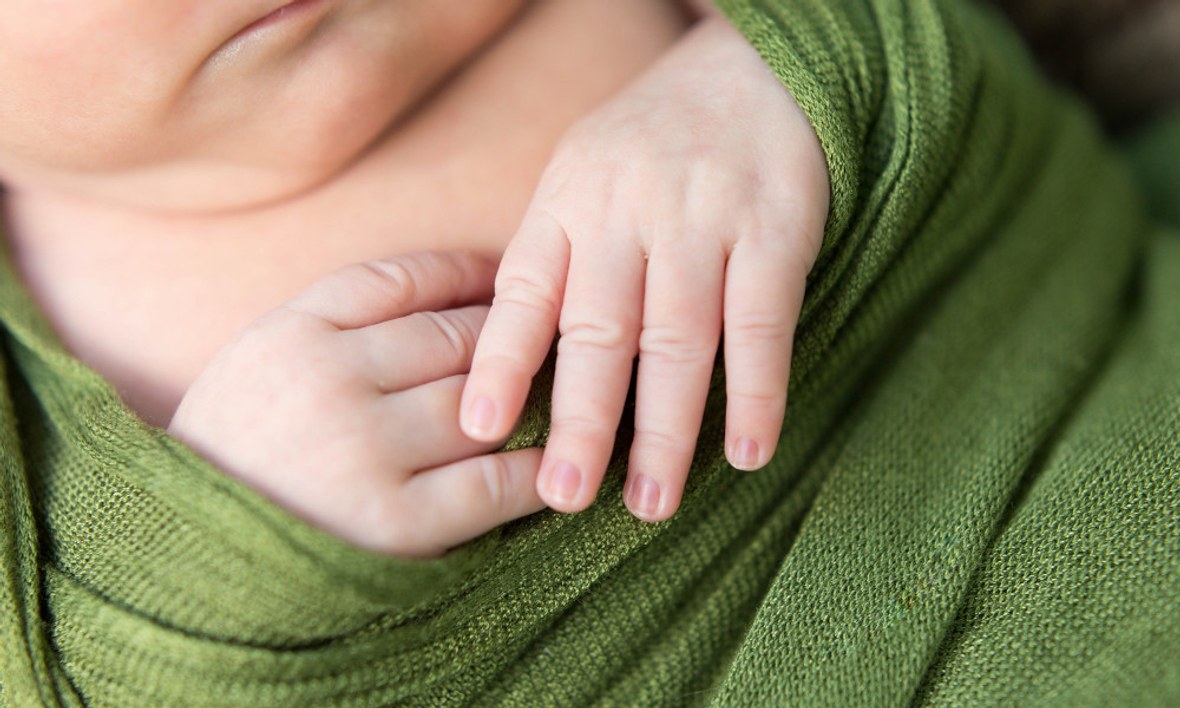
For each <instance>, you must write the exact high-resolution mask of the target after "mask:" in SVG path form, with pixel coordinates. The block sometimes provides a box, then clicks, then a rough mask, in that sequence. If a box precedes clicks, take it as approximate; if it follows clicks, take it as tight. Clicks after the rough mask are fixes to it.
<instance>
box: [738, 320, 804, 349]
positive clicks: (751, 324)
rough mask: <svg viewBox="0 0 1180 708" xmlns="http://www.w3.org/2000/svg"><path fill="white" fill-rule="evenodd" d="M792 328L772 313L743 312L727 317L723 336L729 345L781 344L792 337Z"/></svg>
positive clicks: (787, 322)
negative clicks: (726, 338)
mask: <svg viewBox="0 0 1180 708" xmlns="http://www.w3.org/2000/svg"><path fill="white" fill-rule="evenodd" d="M794 334H795V332H794V328H793V327H792V326H791V323H790V322H789V321H787V320H786V319H784V318H782V317H780V316H777V315H776V314H775V313H772V312H745V313H742V314H738V315H733V316H731V317H729V318H728V319H727V321H726V328H725V336H726V337H728V338H729V340H730V342H731V343H735V344H738V345H746V344H766V343H770V344H782V343H784V342H789V341H790V339H791V338H792V337H793V336H794Z"/></svg>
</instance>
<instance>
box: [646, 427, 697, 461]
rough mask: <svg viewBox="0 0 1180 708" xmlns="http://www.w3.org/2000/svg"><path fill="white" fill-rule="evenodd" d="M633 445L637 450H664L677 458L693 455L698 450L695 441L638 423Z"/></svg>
mask: <svg viewBox="0 0 1180 708" xmlns="http://www.w3.org/2000/svg"><path fill="white" fill-rule="evenodd" d="M633 444H634V446H635V447H637V448H648V449H658V450H663V451H666V452H669V453H673V454H674V455H676V456H682V455H686V454H691V453H692V452H693V450H694V449H695V448H696V443H695V441H694V440H691V439H689V438H687V437H685V436H682V435H676V434H674V433H670V432H668V431H666V430H661V429H658V428H653V427H650V426H644V425H640V424H638V423H636V425H635V438H634V442H633Z"/></svg>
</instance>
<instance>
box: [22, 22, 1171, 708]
mask: <svg viewBox="0 0 1180 708" xmlns="http://www.w3.org/2000/svg"><path fill="white" fill-rule="evenodd" d="M719 4H720V5H721V6H722V7H723V9H724V10H725V11H726V12H727V14H729V16H730V17H731V18H732V19H733V20H734V22H735V24H736V25H737V26H738V27H739V28H740V29H741V30H742V31H743V32H744V33H745V34H746V35H747V36H748V37H749V38H750V40H751V42H752V43H753V44H754V45H755V46H756V47H757V48H758V49H759V50H760V51H761V52H762V53H763V55H764V56H765V58H766V60H767V61H768V63H769V64H770V65H771V66H772V67H773V69H774V70H775V71H776V73H777V74H778V75H779V76H780V77H781V78H782V79H783V81H784V82H785V83H786V84H787V85H788V86H789V87H790V89H791V90H792V92H793V93H794V94H795V95H796V97H797V98H798V100H799V102H800V104H801V105H803V106H804V108H805V110H806V111H807V113H808V115H809V116H810V117H811V119H812V122H813V123H814V124H815V126H816V128H817V130H818V132H819V133H820V136H821V139H822V141H823V144H824V148H825V150H826V152H827V155H828V160H829V166H830V169H831V174H832V189H833V200H832V213H831V217H830V219H829V225H828V230H827V234H826V239H825V243H824V247H823V251H822V253H821V255H820V258H819V260H818V263H817V265H816V267H815V269H814V272H813V273H812V276H811V278H810V282H809V291H808V297H807V300H806V303H805V308H804V313H803V317H802V321H801V325H800V329H799V332H798V336H797V350H796V357H795V364H794V369H793V372H792V383H791V385H792V402H791V408H790V412H789V415H788V421H787V425H786V431H785V434H784V437H783V440H782V443H781V446H780V451H779V453H778V455H777V457H776V459H775V460H774V462H773V463H772V465H771V466H770V467H769V468H767V469H765V470H763V471H760V472H757V473H752V474H747V473H739V472H736V471H734V470H732V469H731V468H729V467H728V466H727V465H726V464H725V462H724V457H723V453H722V433H723V420H722V419H721V411H722V410H723V406H722V403H723V401H722V400H721V399H722V396H723V387H722V386H721V385H720V384H721V381H720V377H718V380H717V381H716V382H715V383H716V385H715V386H714V389H713V392H712V395H711V399H710V408H709V411H710V413H709V414H708V415H707V416H706V422H705V426H704V430H703V433H702V436H701V443H700V447H699V450H698V456H697V460H696V463H695V469H694V471H693V474H692V475H691V478H690V481H689V488H688V490H687V492H686V496H685V500H684V503H683V508H682V510H681V512H680V513H679V514H678V515H677V516H676V517H675V518H674V519H672V520H671V521H668V522H665V523H663V524H659V525H656V526H649V525H645V524H643V523H641V522H639V521H636V520H634V519H633V518H632V517H631V516H630V515H629V514H628V513H627V512H626V510H625V509H624V508H623V506H622V504H621V502H620V501H619V493H620V486H621V477H622V467H621V464H620V463H621V462H622V461H623V460H624V459H625V458H624V457H623V456H621V455H617V456H616V460H617V463H616V464H615V465H614V467H613V468H612V471H611V472H610V473H609V474H608V482H607V483H606V484H605V486H604V489H603V491H602V494H601V495H600V498H599V501H598V503H597V504H596V505H595V506H594V507H593V508H592V509H591V510H589V511H587V512H584V513H581V514H577V515H572V516H562V515H557V514H553V513H541V514H538V515H535V516H534V517H531V518H529V519H526V520H524V521H521V522H519V523H515V524H511V525H509V526H506V527H504V528H502V529H501V530H499V531H498V532H496V533H494V534H491V535H489V536H487V537H484V538H482V539H480V540H478V541H476V542H474V543H472V544H470V545H468V546H467V547H464V548H462V549H459V550H457V551H455V552H453V553H451V554H450V555H448V556H447V557H445V558H443V559H440V560H438V561H431V562H408V561H398V560H393V559H388V558H381V557H376V556H372V555H369V554H366V553H363V552H361V551H358V550H355V549H352V548H350V547H348V546H346V545H345V544H343V543H342V542H338V541H336V540H334V539H332V538H330V537H328V536H326V535H325V534H323V533H321V532H318V531H316V530H314V529H311V528H308V527H307V526H306V525H304V524H302V523H300V522H299V521H297V520H295V519H293V518H292V517H291V516H289V515H288V514H286V513H284V512H282V511H281V510H278V509H276V508H274V507H273V506H272V505H270V504H269V503H267V502H266V501H265V500H263V499H261V498H260V497H259V496H258V495H257V494H254V493H253V492H251V491H250V490H248V489H244V488H242V487H241V486H240V485H238V484H236V483H235V482H233V481H232V480H229V479H227V478H225V477H224V476H223V475H221V474H220V473H219V472H217V471H216V470H215V469H213V468H211V467H210V466H208V465H206V464H204V463H203V462H202V461H201V460H200V459H199V458H197V457H195V456H194V455H193V454H192V453H191V452H189V451H188V450H187V449H186V448H184V447H183V446H182V445H180V444H178V443H176V442H175V441H173V440H171V439H170V438H168V437H167V436H166V435H165V434H164V433H163V432H161V431H159V430H155V429H151V428H148V427H146V426H144V425H143V424H142V423H140V422H139V421H138V419H137V418H136V417H135V416H134V415H132V414H131V413H130V412H128V411H127V410H126V409H125V408H124V407H123V406H122V404H121V403H120V402H119V400H118V398H117V396H116V394H115V392H114V391H113V390H112V389H111V388H110V386H109V385H108V384H106V383H105V382H104V381H103V380H102V379H101V378H99V377H98V376H97V375H96V374H95V373H93V372H92V371H90V370H88V369H87V368H85V367H84V366H82V365H81V364H80V363H78V362H77V361H76V360H74V359H72V358H71V357H70V356H68V355H67V354H66V353H65V352H64V351H63V349H62V348H61V346H60V344H59V343H58V342H57V341H56V339H55V338H54V336H53V334H52V332H51V331H50V330H49V327H48V325H47V324H46V323H45V321H44V320H43V318H42V317H41V315H39V314H38V313H37V312H36V310H35V309H34V307H33V305H32V304H31V303H30V301H29V299H28V297H27V295H26V294H25V293H24V292H23V290H22V289H21V287H20V286H19V284H18V282H17V280H16V279H15V277H14V276H13V275H12V274H11V272H9V271H5V273H4V275H3V276H2V277H0V317H2V319H3V338H2V340H0V343H2V347H3V356H2V357H0V366H2V367H3V373H4V376H3V378H2V379H0V703H4V704H7V705H13V706H26V705H35V704H38V703H45V704H48V705H76V704H80V703H83V702H85V703H89V704H94V705H118V706H130V705H200V706H205V705H241V706H258V705H275V704H286V705H327V704H333V705H385V704H390V703H397V702H409V703H417V704H425V705H438V704H452V703H509V704H537V703H560V704H565V703H584V702H602V703H611V704H665V703H670V704H681V703H688V704H698V703H702V704H703V703H710V702H715V703H720V704H738V705H746V704H767V703H769V704H800V705H806V704H817V705H820V704H829V705H863V704H887V705H896V704H899V703H903V702H911V701H912V702H919V703H932V704H956V705H959V704H977V703H989V704H990V703H999V704H1007V703H1020V704H1038V703H1056V704H1063V705H1084V704H1136V705H1144V704H1149V705H1150V704H1158V705H1165V704H1172V705H1174V704H1177V703H1178V702H1180V443H1178V442H1177V440H1178V439H1180V435H1178V431H1180V234H1178V233H1177V232H1175V231H1169V230H1167V229H1166V228H1164V227H1163V226H1160V225H1157V222H1154V221H1153V217H1150V216H1149V213H1151V212H1149V211H1148V210H1147V209H1146V208H1145V206H1144V202H1143V201H1142V200H1141V198H1140V194H1141V193H1142V192H1141V188H1140V187H1138V186H1137V185H1136V184H1135V182H1134V181H1133V178H1132V176H1131V174H1130V172H1129V171H1128V170H1127V169H1126V166H1125V165H1126V162H1125V160H1124V159H1123V158H1122V157H1121V156H1120V155H1119V154H1116V153H1115V152H1113V151H1111V150H1110V149H1109V148H1108V147H1106V146H1104V144H1103V142H1102V140H1101V139H1100V137H1099V136H1098V134H1097V131H1096V130H1095V129H1094V127H1093V126H1092V124H1091V121H1090V120H1089V119H1088V118H1087V117H1086V115H1085V113H1084V111H1083V110H1082V109H1081V108H1079V107H1078V106H1077V105H1074V104H1073V103H1072V102H1071V101H1070V100H1068V99H1065V98H1062V97H1060V96H1059V95H1057V94H1055V93H1054V92H1052V91H1051V90H1050V89H1048V88H1047V87H1046V85H1044V84H1043V83H1042V82H1041V81H1040V80H1039V79H1037V78H1036V76H1035V74H1034V71H1033V70H1032V68H1031V66H1030V64H1029V62H1028V61H1027V59H1026V58H1025V57H1024V56H1023V54H1022V51H1021V49H1020V48H1019V46H1018V45H1017V44H1016V43H1015V40H1014V39H1012V38H1011V36H1010V35H1009V33H1008V32H1007V31H1006V30H1005V29H1004V28H1003V27H1001V26H1000V25H999V24H998V23H997V22H996V21H994V19H993V18H991V17H990V16H989V15H986V14H984V13H983V11H981V10H978V9H975V8H973V7H969V6H964V5H962V4H960V3H958V2H955V1H953V0H722V1H721V2H720V3H719ZM1158 135H1159V136H1160V137H1159V140H1157V141H1155V142H1148V143H1144V144H1141V145H1139V146H1137V148H1136V154H1137V155H1141V156H1144V160H1143V164H1144V165H1146V166H1147V167H1146V168H1145V169H1144V171H1143V174H1144V175H1148V176H1147V177H1146V178H1145V179H1147V181H1148V183H1150V184H1151V185H1152V187H1151V193H1152V194H1153V195H1155V197H1154V198H1156V199H1158V200H1159V201H1160V203H1161V204H1166V203H1168V201H1169V197H1168V195H1174V196H1180V171H1178V170H1177V169H1176V167H1175V162H1176V160H1174V159H1173V160H1172V161H1171V162H1172V166H1171V169H1168V163H1167V161H1161V160H1158V159H1156V160H1151V159H1149V158H1151V157H1152V156H1154V155H1156V154H1158V153H1157V152H1156V150H1157V149H1158V148H1159V145H1165V144H1170V145H1171V146H1172V149H1173V151H1174V152H1173V153H1172V154H1173V155H1176V154H1180V140H1177V139H1176V137H1177V136H1180V131H1178V130H1172V131H1170V132H1169V131H1161V132H1160V133H1159V134H1158ZM1169 141H1170V142H1169ZM1159 195H1163V196H1162V197H1161V196H1159ZM1174 196H1173V197H1172V198H1174ZM1158 213H1161V214H1163V213H1166V211H1163V210H1161V211H1159V212H1158ZM1172 213H1173V214H1174V213H1175V210H1174V209H1173V211H1172ZM548 376H549V373H543V374H542V376H541V377H540V378H539V379H538V385H537V387H536V391H534V396H533V399H532V401H531V403H530V405H529V409H528V414H527V418H526V421H525V425H524V426H523V431H522V432H521V433H520V434H519V435H518V436H517V438H516V439H515V440H514V441H513V443H512V444H513V445H518V446H519V445H532V444H537V443H540V442H542V441H543V439H544V435H545V421H546V410H545V403H544V401H545V400H546V398H547V390H546V383H547V381H548V380H549V379H548ZM626 443H627V431H626V429H625V428H624V430H623V432H622V434H621V439H620V447H619V450H624V449H625V447H624V446H625V445H626Z"/></svg>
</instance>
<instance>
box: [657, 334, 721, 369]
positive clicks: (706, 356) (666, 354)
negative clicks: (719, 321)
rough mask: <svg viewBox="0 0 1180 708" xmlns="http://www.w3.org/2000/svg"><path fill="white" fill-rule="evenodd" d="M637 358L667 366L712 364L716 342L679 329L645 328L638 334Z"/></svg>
mask: <svg viewBox="0 0 1180 708" xmlns="http://www.w3.org/2000/svg"><path fill="white" fill-rule="evenodd" d="M639 356H640V358H641V359H646V360H648V361H656V362H659V363H668V364H699V363H701V362H712V361H713V359H714V358H716V356H717V342H716V340H712V341H711V340H710V339H709V338H706V337H702V336H701V335H700V334H699V333H696V332H693V331H691V330H688V329H684V328H681V327H645V328H644V329H643V331H642V332H641V333H640V334H639Z"/></svg>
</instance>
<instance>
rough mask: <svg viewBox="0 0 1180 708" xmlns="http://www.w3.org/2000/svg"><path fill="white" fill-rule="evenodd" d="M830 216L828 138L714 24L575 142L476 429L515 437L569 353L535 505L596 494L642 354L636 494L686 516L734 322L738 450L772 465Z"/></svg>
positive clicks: (483, 386) (539, 224)
mask: <svg viewBox="0 0 1180 708" xmlns="http://www.w3.org/2000/svg"><path fill="white" fill-rule="evenodd" d="M827 208H828V175H827V167H826V162H825V159H824V155H823V151H822V149H821V147H820V145H819V141H818V139H817V137H816V134H815V131H814V129H813V128H812V127H811V125H810V123H809V122H808V120H807V118H806V116H805V115H804V114H803V112H802V110H801V109H800V108H799V107H798V105H797V104H796V103H795V101H794V99H793V98H792V97H791V96H790V94H789V93H788V92H787V91H786V90H785V89H784V88H783V86H782V84H781V83H780V82H779V81H778V80H777V79H776V78H775V76H774V75H773V73H771V71H770V70H769V68H768V67H767V66H766V65H765V64H763V62H762V60H761V58H760V57H759V55H758V54H757V52H756V51H755V50H754V49H753V48H752V47H750V46H749V44H748V43H747V42H746V40H745V39H744V38H742V36H741V35H740V34H739V33H738V32H737V31H736V30H735V29H734V28H733V27H732V26H730V25H729V24H728V22H726V21H725V20H724V19H723V18H721V17H719V16H713V17H710V18H709V19H706V20H704V21H702V22H701V23H700V24H699V25H698V26H697V27H696V28H695V29H694V30H693V31H692V32H691V33H690V34H689V35H688V36H687V37H686V38H685V39H684V40H683V41H682V42H681V43H680V44H678V45H677V46H676V47H675V48H674V49H673V50H672V51H671V52H669V53H668V54H667V55H666V56H665V57H663V58H662V59H661V61H660V62H659V63H658V64H657V65H656V66H654V67H653V68H652V69H651V70H650V71H649V72H648V73H646V74H645V75H644V76H643V77H641V78H640V80H639V81H638V82H637V83H635V84H634V85H633V86H631V87H630V88H628V89H626V90H625V91H623V92H622V93H620V94H619V95H617V96H616V97H615V98H614V99H612V100H611V101H610V102H609V103H607V104H606V105H605V106H603V107H602V108H601V109H599V110H598V111H596V112H595V113H593V114H592V115H591V116H589V117H588V118H586V119H584V120H583V121H581V122H580V123H579V124H578V125H576V126H575V127H574V128H573V129H571V130H570V132H569V133H568V134H567V135H566V136H565V138H564V139H563V141H562V143H561V144H560V145H559V147H558V149H557V151H556V153H555V155H554V158H553V160H552V162H551V163H550V164H549V166H548V167H547V169H546V172H545V173H544V175H543V177H542V179H541V183H540V186H539V187H538V190H537V192H536V194H535V196H534V198H533V202H532V204H531V206H530V207H529V210H528V212H527V214H526V216H525V217H524V220H523V223H522V225H521V228H520V231H519V233H518V234H517V235H516V237H515V238H514V240H513V241H512V242H511V244H510V245H509V247H508V250H507V252H506V253H505V255H504V259H503V261H502V262H501V265H500V271H499V273H498V275H497V279H496V299H495V302H494V304H493V305H492V309H491V312H490V314H489V315H488V320H487V324H486V326H485V327H484V331H483V333H482V334H481V336H480V339H479V342H478V345H477V347H476V352H475V358H474V362H473V364H472V371H471V375H470V377H469V379H468V382H467V386H466V388H465V390H464V392H463V404H462V410H461V414H462V427H463V430H464V431H465V432H466V433H467V434H468V435H470V436H471V437H472V438H474V439H477V440H495V439H498V438H500V437H502V436H504V435H505V434H507V433H508V432H509V430H510V428H511V427H512V425H513V421H514V420H515V419H516V417H517V415H518V413H519V412H520V410H521V407H522V406H523V404H524V400H525V396H526V394H527V392H528V389H529V384H530V381H531V378H532V377H533V375H534V374H535V373H536V372H537V370H538V368H539V366H540V364H541V362H542V361H543V360H544V358H545V356H546V354H547V352H548V351H549V348H550V345H551V344H552V341H553V334H554V331H555V329H556V330H559V331H560V333H561V339H560V340H559V342H558V357H557V372H556V379H555V381H554V387H553V412H552V429H551V432H550V436H549V442H548V446H547V447H546V449H545V455H544V460H543V462H542V465H541V472H540V475H539V477H538V480H537V483H538V488H537V489H538V493H539V494H540V497H541V498H542V499H543V500H544V501H545V502H546V503H547V504H549V505H550V506H551V507H553V508H555V509H558V510H560V511H578V510H581V509H584V508H586V507H587V506H588V505H589V504H590V503H591V502H592V501H593V499H594V496H595V494H596V492H597V490H598V487H599V485H600V483H601V481H602V477H603V474H604V471H605V468H606V464H607V461H608V459H609V456H610V452H611V448H612V445H613V443H614V439H615V434H616V431H617V426H618V423H619V418H620V416H621V415H622V410H623V403H624V400H625V398H626V393H627V389H628V385H629V382H630V377H631V370H632V362H633V360H634V358H635V356H636V355H637V354H638V356H639V371H638V382H637V398H636V409H635V437H634V442H633V445H632V447H631V454H630V460H629V463H630V464H629V467H630V469H629V474H628V479H627V483H626V486H625V487H624V491H623V495H624V498H625V500H626V503H627V505H628V507H629V508H630V509H631V511H632V512H633V513H634V514H635V515H636V516H638V517H639V518H641V519H644V520H647V521H659V520H663V519H666V518H668V517H669V516H671V515H672V514H673V513H674V512H675V511H676V508H677V506H678V505H679V504H680V497H681V493H682V491H683V488H684V482H685V478H686V477H687V475H688V470H689V466H690V463H691V461H692V455H693V451H694V448H695V444H696V437H697V433H698V431H699V430H700V425H701V416H702V413H703V410H704V405H705V398H706V394H707V391H708V386H709V381H710V376H711V373H712V371H713V365H714V359H715V357H716V353H717V347H718V340H719V338H720V337H721V334H722V328H723V320H724V334H725V339H724V341H725V352H724V354H725V369H726V393H727V396H728V402H727V410H726V455H727V457H728V459H729V461H730V462H731V463H732V464H733V465H734V466H735V467H739V468H741V469H746V470H753V469H757V468H759V467H761V466H763V465H765V464H766V463H767V461H768V460H769V459H770V456H771V454H772V453H773V452H774V449H775V446H776V444H777V441H778V438H779V433H780V431H781V428H782V421H783V416H784V413H785V410H786V400H787V377H788V373H789V369H790V358H791V343H792V337H793V334H794V330H795V323H796V320H797V318H798V314H799V310H800V307H801V303H802V299H803V290H804V285H805V279H806V276H807V273H808V271H809V270H810V268H811V265H812V263H813V262H814V260H815V257H816V254H817V253H818V250H819V246H820V242H821V240H822V236H823V227H824V222H825V220H826V218H827Z"/></svg>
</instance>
